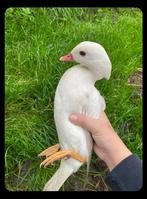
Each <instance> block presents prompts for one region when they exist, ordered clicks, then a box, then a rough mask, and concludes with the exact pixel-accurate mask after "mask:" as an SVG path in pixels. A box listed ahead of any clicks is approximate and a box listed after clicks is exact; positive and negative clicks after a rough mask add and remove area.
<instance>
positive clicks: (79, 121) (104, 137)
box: [69, 112, 132, 171]
mask: <svg viewBox="0 0 147 199" xmlns="http://www.w3.org/2000/svg"><path fill="white" fill-rule="evenodd" d="M69 120H70V121H71V122H72V123H74V124H76V125H78V126H81V127H82V128H85V129H87V130H88V131H89V132H90V133H91V135H92V137H93V140H94V152H95V153H96V154H97V155H98V156H99V157H100V158H101V159H102V160H103V161H105V163H106V164H107V166H108V168H109V170H110V171H111V170H112V169H113V168H114V167H115V166H116V165H117V164H119V163H120V162H121V161H122V160H123V159H125V158H126V157H128V156H129V155H131V154H132V153H131V152H130V150H129V149H128V148H127V147H126V146H125V144H124V143H123V142H122V140H121V139H120V138H119V136H118V135H117V133H116V132H115V131H114V129H113V127H112V125H111V123H110V121H109V119H108V117H107V116H106V114H105V112H103V113H102V114H101V115H100V117H99V119H93V118H90V117H88V116H85V115H82V114H79V113H76V114H72V115H71V116H70V117H69Z"/></svg>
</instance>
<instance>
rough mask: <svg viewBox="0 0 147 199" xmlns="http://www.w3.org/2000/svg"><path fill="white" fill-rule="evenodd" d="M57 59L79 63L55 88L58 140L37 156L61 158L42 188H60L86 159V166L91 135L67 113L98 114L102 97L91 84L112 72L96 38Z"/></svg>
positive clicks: (48, 189) (55, 189)
mask: <svg viewBox="0 0 147 199" xmlns="http://www.w3.org/2000/svg"><path fill="white" fill-rule="evenodd" d="M60 60H61V61H76V62H77V63H79V64H78V65H76V66H73V67H72V68H70V69H68V70H67V71H66V72H65V73H64V75H63V76H62V78H61V80H60V81H59V84H58V86H57V89H56V94H55V100H54V119H55V124H56V129H57V133H58V138H59V143H60V144H57V145H54V146H52V147H50V148H48V149H46V150H45V151H43V152H42V153H40V154H39V156H46V159H45V160H44V161H43V162H42V163H41V165H44V166H47V165H49V164H51V163H52V162H54V161H55V160H58V159H61V158H63V159H62V160H61V164H60V167H59V169H58V170H57V171H56V173H55V174H54V175H53V177H52V178H51V179H50V180H49V181H48V182H47V183H46V185H45V187H44V189H43V190H44V191H57V190H59V189H60V187H61V186H62V184H63V183H64V182H65V181H66V179H67V178H68V177H69V176H70V175H71V174H73V173H74V172H76V171H77V170H78V169H79V168H80V167H81V165H83V164H84V163H85V162H87V165H88V166H89V163H90V158H91V152H92V147H93V142H92V138H91V136H90V134H89V132H88V131H87V130H85V129H83V128H81V127H79V126H76V125H74V124H72V123H71V122H70V121H69V116H70V115H71V114H72V113H77V112H78V113H83V114H86V115H88V116H91V117H93V118H98V117H99V115H100V113H101V112H102V111H103V110H104V109H105V101H104V99H103V97H102V96H101V95H100V93H99V91H98V90H97V89H96V88H95V87H94V84H95V82H96V81H97V80H100V79H102V78H106V79H109V78H110V75H111V62H110V60H109V57H108V55H107V53H106V51H105V50H104V48H103V47H102V46H101V45H100V44H98V43H95V42H90V41H84V42H82V43H80V44H78V45H77V46H76V47H75V48H74V49H73V50H72V51H71V53H70V54H68V55H65V56H63V57H61V58H60ZM59 150H60V151H59ZM48 156H49V157H48ZM65 157H66V158H65Z"/></svg>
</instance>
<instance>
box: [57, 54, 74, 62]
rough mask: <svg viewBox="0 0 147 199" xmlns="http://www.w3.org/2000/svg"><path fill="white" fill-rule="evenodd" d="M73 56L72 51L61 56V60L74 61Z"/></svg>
mask: <svg viewBox="0 0 147 199" xmlns="http://www.w3.org/2000/svg"><path fill="white" fill-rule="evenodd" d="M73 60H74V59H73V56H72V54H71V53H69V54H67V55H65V56H62V57H60V61H73Z"/></svg>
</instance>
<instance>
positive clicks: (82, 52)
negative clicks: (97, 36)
mask: <svg viewBox="0 0 147 199" xmlns="http://www.w3.org/2000/svg"><path fill="white" fill-rule="evenodd" d="M60 61H76V62H77V63H79V64H80V65H81V66H83V67H86V68H87V69H88V70H89V71H90V72H91V73H92V75H93V77H94V79H95V80H100V79H103V78H106V79H109V78H110V76H111V68H112V65H111V62H110V59H109V57H108V55H107V53H106V51H105V49H104V48H103V47H102V46H101V45H100V44H98V43H95V42H90V41H84V42H81V43H80V44H78V45H77V46H76V47H75V48H73V50H72V51H71V52H70V53H69V54H67V55H65V56H62V57H61V58H60Z"/></svg>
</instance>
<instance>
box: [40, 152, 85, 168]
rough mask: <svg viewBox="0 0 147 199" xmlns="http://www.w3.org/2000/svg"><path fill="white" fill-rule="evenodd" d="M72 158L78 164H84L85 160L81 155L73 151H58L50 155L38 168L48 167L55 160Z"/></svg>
mask: <svg viewBox="0 0 147 199" xmlns="http://www.w3.org/2000/svg"><path fill="white" fill-rule="evenodd" d="M65 157H66V158H70V157H72V158H74V159H76V160H78V161H80V162H86V161H87V159H86V158H84V157H82V156H81V155H79V154H78V153H76V152H75V151H73V150H63V151H59V152H56V153H54V154H53V155H51V156H50V157H48V158H46V159H45V160H44V161H43V162H42V163H41V164H40V167H41V166H42V165H43V166H44V167H46V166H48V165H49V164H51V163H53V162H54V161H56V160H59V159H61V158H65Z"/></svg>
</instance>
